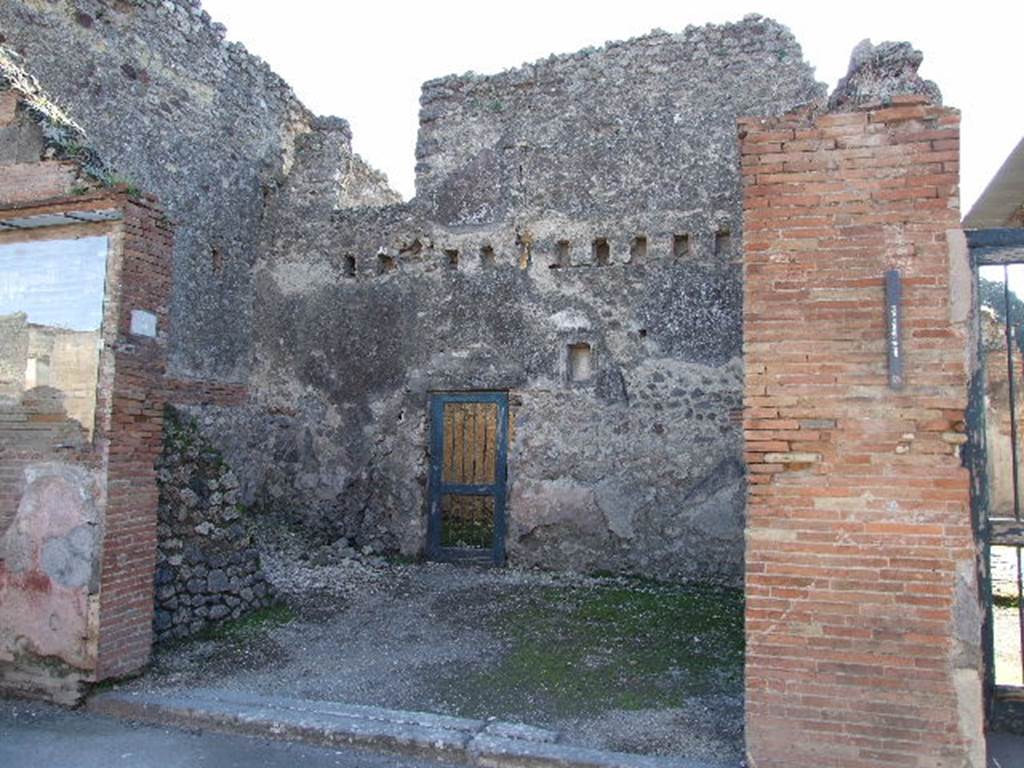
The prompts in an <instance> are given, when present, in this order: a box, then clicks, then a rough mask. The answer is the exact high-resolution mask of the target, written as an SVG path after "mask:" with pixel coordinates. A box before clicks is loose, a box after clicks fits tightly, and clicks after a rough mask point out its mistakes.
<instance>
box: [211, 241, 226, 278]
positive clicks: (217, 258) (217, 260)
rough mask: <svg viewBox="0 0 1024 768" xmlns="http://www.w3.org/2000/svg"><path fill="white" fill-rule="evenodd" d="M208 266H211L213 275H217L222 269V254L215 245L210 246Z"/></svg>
mask: <svg viewBox="0 0 1024 768" xmlns="http://www.w3.org/2000/svg"><path fill="white" fill-rule="evenodd" d="M210 266H211V267H212V268H213V274H215V275H219V274H220V273H221V272H223V271H224V254H223V253H222V252H221V250H220V248H218V247H217V246H216V245H212V246H210Z"/></svg>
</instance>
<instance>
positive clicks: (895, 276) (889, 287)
mask: <svg viewBox="0 0 1024 768" xmlns="http://www.w3.org/2000/svg"><path fill="white" fill-rule="evenodd" d="M902 299H903V288H902V286H901V285H900V271H899V270H898V269H890V270H889V271H888V272H886V273H885V329H886V336H885V338H886V349H887V350H888V356H889V387H890V388H891V389H903V342H902V339H901V338H900V336H901V334H900V326H901V325H902V313H903V308H902V306H901V305H902Z"/></svg>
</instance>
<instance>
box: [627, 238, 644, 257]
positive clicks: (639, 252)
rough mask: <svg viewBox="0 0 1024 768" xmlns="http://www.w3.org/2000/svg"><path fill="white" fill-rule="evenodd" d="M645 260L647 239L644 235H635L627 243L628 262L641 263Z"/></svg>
mask: <svg viewBox="0 0 1024 768" xmlns="http://www.w3.org/2000/svg"><path fill="white" fill-rule="evenodd" d="M646 258H647V238H646V237H645V236H644V235H637V236H636V237H634V238H633V239H632V241H630V243H629V260H630V261H631V262H637V261H643V260H644V259H646Z"/></svg>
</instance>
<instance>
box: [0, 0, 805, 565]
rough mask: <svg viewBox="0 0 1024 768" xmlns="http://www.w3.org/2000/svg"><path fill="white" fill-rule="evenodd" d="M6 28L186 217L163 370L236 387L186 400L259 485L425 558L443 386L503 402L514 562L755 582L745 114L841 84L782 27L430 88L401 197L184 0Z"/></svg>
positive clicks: (291, 510) (13, 12) (136, 1)
mask: <svg viewBox="0 0 1024 768" xmlns="http://www.w3.org/2000/svg"><path fill="white" fill-rule="evenodd" d="M0 30H2V33H3V34H4V35H5V37H6V38H7V44H8V45H11V46H13V47H14V48H16V49H18V50H19V51H21V52H22V53H23V54H24V57H25V63H26V64H27V66H28V67H29V68H30V69H31V70H32V71H33V72H34V73H35V74H36V75H38V76H39V77H40V79H41V80H42V81H43V84H44V86H46V87H47V89H49V90H50V91H52V92H54V93H56V94H57V95H58V96H59V97H60V98H61V99H62V100H63V101H64V102H66V103H67V104H69V105H70V107H71V108H72V112H73V114H74V115H75V116H76V118H77V119H79V121H80V122H81V123H82V124H83V125H84V126H85V127H86V129H87V130H88V131H89V134H90V138H91V140H92V142H93V143H94V144H95V145H96V147H97V149H99V150H100V151H101V152H102V153H103V154H104V155H105V156H106V157H109V158H111V159H112V160H113V163H112V164H113V165H115V166H116V167H117V168H119V169H121V170H122V172H123V173H125V174H126V175H129V176H130V178H131V180H132V181H133V182H136V183H138V184H140V185H141V186H143V187H145V188H147V189H152V190H154V191H156V192H157V193H159V194H160V195H161V197H162V198H163V199H164V201H165V203H166V206H167V208H168V210H169V211H170V213H171V214H172V215H173V216H174V217H175V221H176V224H177V226H178V235H177V237H176V246H175V263H174V269H175V273H174V288H173V301H172V306H171V313H172V321H173V322H172V338H171V360H172V368H171V372H172V373H173V374H176V375H179V376H180V375H191V376H197V377H198V376H204V377H208V378H216V379H220V380H239V381H244V382H245V383H247V384H248V393H249V394H248V402H247V403H246V404H244V405H242V406H237V405H236V406H212V405H193V406H191V407H189V408H188V409H187V410H188V412H189V413H190V414H192V415H194V416H196V417H197V419H198V423H199V424H200V425H201V426H202V427H203V429H204V431H205V433H206V434H207V435H209V436H211V437H212V438H213V439H214V440H215V442H216V443H217V444H218V446H219V447H220V448H222V449H223V451H224V453H225V456H226V458H227V459H228V461H229V462H230V464H231V465H232V466H234V467H235V468H236V471H238V473H239V479H240V481H241V485H242V495H243V500H244V501H245V503H257V504H261V505H262V506H263V507H264V508H266V509H268V510H270V511H274V512H277V513H279V514H280V515H281V516H284V517H285V518H287V519H292V520H294V521H296V522H298V523H300V524H302V525H303V526H304V527H305V528H307V529H310V530H313V531H315V532H317V533H318V534H320V535H322V536H324V537H326V538H331V537H334V536H340V535H346V536H350V537H354V538H355V539H356V540H357V542H358V543H360V544H361V545H366V544H372V545H374V546H376V547H379V548H381V549H390V548H397V549H400V550H402V551H405V552H410V553H411V552H416V551H419V550H420V549H421V548H422V546H423V544H424V532H425V511H426V504H425V492H426V478H427V475H428V462H429V457H428V456H427V447H426V443H427V440H426V429H427V424H426V412H427V399H428V393H429V392H430V391H432V390H437V389H460V390H465V389H479V388H496V389H507V390H510V391H511V392H512V394H513V419H514V423H513V440H512V444H511V451H510V475H511V478H510V480H511V484H510V501H509V515H510V541H509V542H508V550H509V552H510V555H511V557H512V558H513V559H514V560H516V561H518V562H520V563H525V564H529V563H536V564H541V565H545V566H552V567H569V568H621V569H625V570H633V571H644V572H648V573H659V574H676V575H682V576H693V577H715V578H724V579H737V578H738V577H739V574H740V571H741V567H740V566H741V560H742V510H743V472H742V451H741V447H740V437H741V436H740V431H739V427H738V425H737V424H736V422H735V419H734V418H733V417H734V416H735V413H736V411H737V409H738V408H739V405H740V398H741V392H742V384H741V376H740V363H739V356H740V338H741V331H740V311H741V306H740V305H741V301H740V293H741V290H740V268H739V259H740V257H741V254H740V252H739V247H738V243H739V242H740V241H741V237H742V232H741V218H740V191H741V190H740V180H739V173H738V166H739V160H738V154H737V142H736V136H735V119H736V117H737V116H738V115H740V114H763V115H774V114H779V113H782V112H784V111H786V110H788V109H790V108H792V107H794V106H796V105H799V104H803V103H807V102H810V101H820V100H822V99H823V97H824V87H823V86H822V85H820V84H818V83H817V82H815V80H814V78H813V73H812V70H811V68H810V67H809V66H808V65H807V64H806V63H805V62H804V61H803V59H802V55H801V52H800V48H799V46H798V45H797V43H796V42H795V40H794V39H793V37H792V35H791V34H790V33H789V31H788V30H786V29H785V28H784V27H782V26H781V25H779V24H777V23H775V22H772V21H769V20H765V19H762V18H759V17H749V18H747V19H744V20H743V21H742V22H739V23H735V24H726V25H720V26H715V25H709V26H706V27H691V28H688V29H687V30H685V31H684V32H682V33H680V34H667V33H664V32H654V33H651V34H650V35H647V36H645V37H642V38H638V39H635V40H630V41H626V42H622V43H611V44H609V45H607V46H605V47H604V48H601V49H589V50H586V51H581V52H578V53H575V54H570V55H565V56H553V57H551V58H549V59H547V60H544V61H540V62H537V63H535V64H531V65H527V66H524V67H522V68H519V69H516V70H512V71H509V72H506V73H502V74H499V75H494V76H487V77H485V76H477V75H465V76H457V77H447V78H443V79H440V80H435V81H432V82H430V83H427V84H426V85H425V87H424V91H423V96H422V109H421V130H420V138H419V143H418V147H417V191H418V195H417V197H416V198H415V199H414V200H413V201H412V202H411V203H408V204H401V203H400V202H399V199H398V197H397V196H396V195H394V193H392V192H391V191H390V190H389V189H388V188H387V187H386V184H385V183H384V182H383V180H382V178H381V177H380V175H379V174H377V173H376V172H374V171H372V169H369V168H368V167H367V166H365V164H363V163H362V162H361V161H360V160H359V159H358V158H357V157H355V156H353V155H352V152H351V148H350V134H349V131H348V126H347V124H346V123H345V122H344V121H341V120H337V119H321V118H313V117H312V116H311V115H309V113H308V112H307V111H306V110H305V109H304V108H303V107H302V106H301V104H299V103H298V102H297V101H296V100H295V98H294V96H293V95H292V93H291V91H290V90H289V89H288V88H287V86H285V85H284V84H283V83H282V82H281V81H280V80H279V79H278V78H276V76H274V75H273V74H272V73H270V72H269V70H268V69H267V68H266V67H265V66H264V65H263V64H262V63H261V62H258V61H257V60H254V59H253V58H252V57H250V56H249V55H248V54H246V53H245V52H244V50H243V49H241V48H240V47H239V46H237V45H232V44H226V43H224V41H223V37H222V32H221V30H219V29H218V28H217V25H211V24H210V23H209V20H208V19H207V18H206V17H205V16H204V14H203V13H202V11H201V10H200V9H199V7H198V5H197V4H196V3H194V2H189V0H169V1H168V2H155V0H132V2H116V3H111V2H100V1H99V0H80V1H78V2H74V3H72V2H70V1H69V0H64V1H62V2H55V3H43V2H40V1H39V0H16V2H12V3H7V4H5V5H4V6H3V8H2V9H0ZM54 50H60V51H62V52H66V54H67V55H66V57H62V59H60V60H58V59H55V57H53V56H52V55H50V53H51V52H52V51H54ZM64 59H66V60H64ZM58 61H59V62H60V63H58ZM83 82H87V83H89V84H90V87H89V88H88V89H85V90H83V89H81V88H80V84H81V83H83ZM683 235H685V236H686V240H685V242H684V241H683V239H682V238H681V236H683ZM599 238H603V239H605V240H606V241H607V243H608V247H609V251H610V258H609V259H608V264H597V263H595V257H594V253H593V249H592V244H593V242H594V241H595V240H596V239H599ZM562 241H567V242H568V243H569V244H570V246H569V252H568V256H559V251H560V249H561V246H560V245H559V243H560V242H562ZM455 251H457V252H458V256H457V259H458V263H457V265H455V266H454V267H452V266H450V263H451V261H452V259H453V258H456V257H455V256H454V252H455ZM381 255H383V256H384V257H386V259H385V260H383V261H382V260H381ZM553 262H558V263H557V264H554V268H552V267H553ZM387 266H395V267H396V269H394V270H386V271H385V272H384V273H383V274H378V272H380V271H382V270H383V269H384V268H385V267H387ZM576 342H586V343H589V344H590V345H591V347H592V349H593V354H594V360H595V371H594V376H593V378H592V379H591V380H590V381H587V382H581V383H574V384H571V383H569V382H568V381H567V378H566V374H565V360H566V350H567V345H568V344H570V343H576Z"/></svg>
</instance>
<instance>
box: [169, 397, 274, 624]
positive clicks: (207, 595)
mask: <svg viewBox="0 0 1024 768" xmlns="http://www.w3.org/2000/svg"><path fill="white" fill-rule="evenodd" d="M157 478H158V482H159V487H160V507H159V510H158V525H157V540H158V546H157V566H156V613H155V615H154V622H153V629H154V632H155V635H156V640H157V641H161V640H170V639H180V638H183V637H188V636H189V635H193V634H195V633H196V632H200V631H202V630H203V629H205V628H206V627H208V626H211V625H216V624H218V623H221V622H223V621H225V620H228V619H237V618H238V617H240V616H241V615H242V614H243V613H244V612H246V611H249V610H252V609H255V608H261V607H264V606H267V605H269V604H270V602H271V600H272V599H273V594H272V590H271V587H270V585H269V584H268V583H267V581H266V578H265V577H264V575H263V571H262V569H261V567H260V556H259V552H258V550H257V548H256V547H255V546H254V544H253V541H252V531H251V523H252V521H251V513H250V512H249V511H248V510H246V508H245V507H244V506H243V505H242V504H241V501H240V498H239V493H238V478H237V477H235V473H234V472H232V471H231V469H230V468H229V467H228V466H227V465H226V464H225V463H224V460H223V458H222V457H221V455H220V453H219V452H218V451H217V450H216V449H214V448H213V447H212V446H210V445H209V443H207V442H206V441H205V440H204V439H203V437H202V435H201V434H200V432H199V429H198V427H197V426H196V424H195V422H194V421H192V420H191V419H189V418H188V417H186V416H183V415H182V414H180V413H177V412H175V411H173V410H170V409H169V411H168V413H166V414H165V417H164V448H163V453H162V454H161V456H160V461H159V462H158V464H157Z"/></svg>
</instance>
